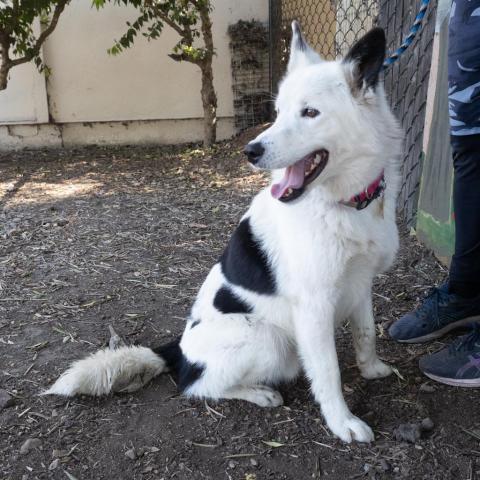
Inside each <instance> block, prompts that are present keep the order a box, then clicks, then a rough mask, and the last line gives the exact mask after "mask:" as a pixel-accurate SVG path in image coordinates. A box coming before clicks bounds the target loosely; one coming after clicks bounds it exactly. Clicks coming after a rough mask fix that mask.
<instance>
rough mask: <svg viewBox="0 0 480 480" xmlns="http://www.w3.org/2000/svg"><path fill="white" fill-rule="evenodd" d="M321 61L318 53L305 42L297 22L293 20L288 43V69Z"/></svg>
mask: <svg viewBox="0 0 480 480" xmlns="http://www.w3.org/2000/svg"><path fill="white" fill-rule="evenodd" d="M321 61H322V59H321V57H320V55H319V54H318V53H317V52H315V50H313V48H312V47H310V45H309V44H308V43H307V42H306V40H305V38H304V36H303V35H302V31H301V30H300V25H299V23H298V22H297V21H296V20H294V21H293V22H292V42H291V44H290V59H289V61H288V71H289V72H291V71H292V70H295V69H296V68H298V67H302V66H303V67H305V66H307V65H311V64H313V63H319V62H321Z"/></svg>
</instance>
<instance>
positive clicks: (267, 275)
mask: <svg viewBox="0 0 480 480" xmlns="http://www.w3.org/2000/svg"><path fill="white" fill-rule="evenodd" d="M220 262H221V264H222V272H223V274H224V275H225V277H226V278H227V280H228V281H229V282H230V283H233V284H234V285H240V286H241V287H243V288H246V289H247V290H251V291H253V292H256V293H263V294H266V295H272V294H274V293H275V290H276V285H275V278H274V276H273V273H272V270H271V268H270V265H269V264H268V261H267V257H266V255H265V253H264V252H263V251H262V248H261V245H260V243H259V242H258V241H257V240H256V239H255V237H254V235H253V233H252V230H251V228H250V220H249V219H248V218H246V219H245V220H242V221H241V222H240V225H238V227H237V228H236V229H235V231H234V232H233V235H232V237H231V238H230V242H229V243H228V245H227V248H226V249H225V251H224V252H223V255H222V257H221V258H220Z"/></svg>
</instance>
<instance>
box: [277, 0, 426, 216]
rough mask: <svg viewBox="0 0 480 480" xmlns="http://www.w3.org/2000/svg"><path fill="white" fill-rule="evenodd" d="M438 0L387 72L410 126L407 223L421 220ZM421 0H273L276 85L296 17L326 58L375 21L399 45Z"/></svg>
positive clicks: (404, 198) (393, 99)
mask: <svg viewBox="0 0 480 480" xmlns="http://www.w3.org/2000/svg"><path fill="white" fill-rule="evenodd" d="M432 3H433V4H435V2H431V4H430V6H429V9H428V11H427V15H426V16H425V19H424V26H423V29H422V30H421V31H420V32H419V33H418V34H417V36H416V38H415V40H414V42H413V44H412V45H411V46H410V47H409V48H408V50H407V51H406V52H405V53H404V54H403V55H402V56H401V57H400V60H399V61H398V62H396V63H395V64H394V65H393V66H390V67H389V69H388V70H387V71H386V72H385V87H386V91H387V95H388V98H389V101H390V104H391V106H392V109H393V111H394V113H395V115H396V116H397V118H398V119H399V120H400V121H401V123H402V126H403V129H404V131H405V136H406V140H405V156H404V159H403V164H402V187H401V191H400V195H399V206H400V209H401V211H402V212H403V216H404V218H405V220H406V221H407V224H409V225H413V224H414V222H415V216H416V209H417V203H418V194H419V187H420V177H421V173H422V155H423V153H422V141H423V128H424V121H425V107H426V99H427V88H428V79H429V72H430V61H431V53H432V46H433V35H434V30H435V5H432ZM419 7H420V0H399V1H392V0H270V88H271V90H272V92H274V93H275V92H276V91H277V85H278V82H279V80H280V79H281V77H282V76H283V74H284V72H285V68H286V64H287V61H288V53H289V52H288V49H289V44H290V38H291V31H290V23H291V21H292V20H298V21H299V22H300V24H301V26H302V30H303V32H304V34H305V37H306V38H307V40H308V42H309V43H310V45H311V46H312V47H314V48H315V49H316V50H317V51H318V52H319V53H320V54H321V55H322V56H323V57H324V58H326V59H334V58H337V57H338V56H342V55H344V54H345V53H346V51H347V50H348V48H350V46H351V45H352V44H353V43H354V42H355V40H357V39H358V38H359V37H361V36H362V35H363V34H365V33H366V32H367V31H368V30H369V29H370V28H372V27H373V26H381V27H383V28H384V29H385V31H386V35H387V48H388V51H390V52H391V51H393V50H395V49H396V48H398V46H399V45H400V44H401V42H402V40H403V38H404V37H405V36H406V35H407V34H408V31H409V29H410V27H411V26H412V24H413V22H414V19H415V16H416V14H417V12H418V9H419Z"/></svg>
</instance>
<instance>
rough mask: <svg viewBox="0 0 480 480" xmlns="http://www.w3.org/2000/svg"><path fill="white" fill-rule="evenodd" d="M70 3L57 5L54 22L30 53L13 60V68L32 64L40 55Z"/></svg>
mask: <svg viewBox="0 0 480 480" xmlns="http://www.w3.org/2000/svg"><path fill="white" fill-rule="evenodd" d="M69 1H70V0H60V1H59V2H58V3H57V5H56V6H55V10H54V11H53V16H52V20H51V21H50V25H48V27H47V28H46V29H45V30H43V31H42V33H41V34H40V35H39V37H38V39H37V41H36V42H35V45H34V46H33V48H32V50H31V51H30V53H28V54H26V55H24V56H23V57H20V58H16V59H15V60H12V61H11V63H10V66H11V67H15V66H17V65H21V64H22V63H27V62H30V60H32V59H33V58H34V57H36V56H37V55H38V54H39V53H40V48H41V47H42V45H43V43H44V42H45V40H46V39H47V37H48V36H49V35H50V34H51V33H52V32H53V31H54V30H55V27H56V26H57V23H58V19H59V18H60V15H61V14H62V12H63V10H64V9H65V6H66V5H67V3H68V2H69Z"/></svg>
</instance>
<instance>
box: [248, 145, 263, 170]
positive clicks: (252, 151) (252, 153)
mask: <svg viewBox="0 0 480 480" xmlns="http://www.w3.org/2000/svg"><path fill="white" fill-rule="evenodd" d="M264 152H265V149H264V148H263V145H262V142H255V143H251V142H250V143H247V145H246V146H245V148H244V150H243V153H244V154H245V155H246V156H247V157H248V161H249V162H250V163H252V164H253V165H255V164H256V163H257V162H258V161H259V160H260V158H261V157H262V155H263V154H264Z"/></svg>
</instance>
